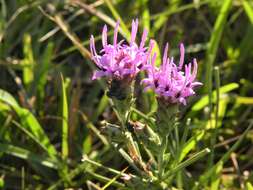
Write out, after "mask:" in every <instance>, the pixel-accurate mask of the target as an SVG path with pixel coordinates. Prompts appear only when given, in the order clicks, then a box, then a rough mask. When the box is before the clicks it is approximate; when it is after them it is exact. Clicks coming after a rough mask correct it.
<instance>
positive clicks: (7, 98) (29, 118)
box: [0, 89, 57, 157]
mask: <svg viewBox="0 0 253 190" xmlns="http://www.w3.org/2000/svg"><path fill="white" fill-rule="evenodd" d="M0 102H2V103H5V104H7V105H9V106H11V108H12V109H13V110H14V111H15V112H16V114H17V115H18V117H19V119H20V122H21V126H22V127H24V128H26V129H28V131H30V132H31V133H32V134H33V135H34V136H35V137H36V138H37V140H38V141H39V142H40V143H41V144H43V145H44V146H45V147H46V148H47V153H48V154H49V155H50V156H52V157H54V156H55V155H56V154H57V151H56V150H55V148H54V146H53V145H52V144H51V143H50V140H49V138H48V137H47V135H46V133H45V132H44V130H43V128H42V127H41V125H40V124H39V122H38V120H37V119H36V118H35V116H34V115H33V114H32V113H31V112H30V111H29V110H28V109H26V108H22V107H20V106H19V105H18V103H17V102H16V100H15V98H14V97H13V96H12V95H11V94H9V93H8V92H6V91H4V90H1V89H0Z"/></svg>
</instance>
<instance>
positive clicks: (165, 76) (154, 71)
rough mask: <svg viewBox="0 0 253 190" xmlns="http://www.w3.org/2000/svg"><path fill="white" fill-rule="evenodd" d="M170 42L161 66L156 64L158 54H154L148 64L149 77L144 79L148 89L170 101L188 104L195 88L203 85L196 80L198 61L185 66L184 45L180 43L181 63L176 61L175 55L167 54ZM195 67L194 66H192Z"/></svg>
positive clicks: (194, 60)
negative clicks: (188, 98) (188, 99)
mask: <svg viewBox="0 0 253 190" xmlns="http://www.w3.org/2000/svg"><path fill="white" fill-rule="evenodd" d="M167 52H168V43H167V44H166V47H165V50H164V55H163V63H162V65H161V67H160V68H158V67H156V66H155V60H156V54H154V55H153V56H152V59H151V64H148V65H147V66H146V70H147V74H148V76H147V78H145V79H143V80H142V84H144V86H145V90H146V89H153V90H154V91H155V93H156V94H157V95H158V96H159V98H162V99H164V100H166V102H168V103H172V104H174V103H182V104H184V105H186V99H187V97H189V96H192V95H194V94H195V92H194V88H195V87H196V86H200V85H202V83H200V82H197V81H195V79H196V75H197V69H198V65H197V61H196V59H193V64H192V63H189V64H188V65H185V66H184V70H183V65H184V53H185V50H184V45H183V44H180V59H179V64H178V65H176V64H175V63H174V59H173V57H171V58H169V57H168V56H167ZM192 67H193V68H192Z"/></svg>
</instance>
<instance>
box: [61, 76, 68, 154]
mask: <svg viewBox="0 0 253 190" xmlns="http://www.w3.org/2000/svg"><path fill="white" fill-rule="evenodd" d="M61 89H62V91H61V108H62V110H61V113H62V158H63V159H66V158H67V157H68V154H69V147H68V130H69V127H68V100H67V84H66V83H65V81H64V78H63V76H62V75H61Z"/></svg>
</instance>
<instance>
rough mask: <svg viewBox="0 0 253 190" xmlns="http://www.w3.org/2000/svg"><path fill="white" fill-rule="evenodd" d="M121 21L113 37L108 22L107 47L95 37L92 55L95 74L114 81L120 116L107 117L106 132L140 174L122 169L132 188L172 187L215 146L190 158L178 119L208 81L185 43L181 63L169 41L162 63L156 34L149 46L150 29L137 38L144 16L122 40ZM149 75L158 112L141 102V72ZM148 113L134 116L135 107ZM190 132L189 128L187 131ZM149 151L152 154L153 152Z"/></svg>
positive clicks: (145, 81) (111, 89)
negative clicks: (98, 44) (158, 63)
mask: <svg viewBox="0 0 253 190" xmlns="http://www.w3.org/2000/svg"><path fill="white" fill-rule="evenodd" d="M118 31H119V22H117V24H116V26H115V29H114V36H113V43H112V44H110V43H109V42H108V40H107V26H104V28H103V32H102V46H103V48H102V50H100V51H99V53H97V51H96V48H95V42H94V38H93V36H91V40H90V50H91V54H92V60H93V61H94V63H95V64H96V66H97V67H98V70H96V71H95V72H94V74H93V76H92V79H93V80H95V79H99V78H101V77H105V78H106V80H107V81H108V84H109V85H108V91H107V95H108V96H109V98H110V101H111V104H112V106H113V108H114V111H115V113H116V115H117V117H118V119H119V121H120V123H119V124H112V123H109V122H107V121H105V122H103V124H104V128H103V132H104V133H105V134H107V136H108V138H109V139H110V140H111V144H112V145H113V146H114V147H115V148H116V149H117V150H118V151H119V153H120V154H121V155H122V156H123V157H124V158H125V159H126V161H128V163H129V164H130V165H131V166H132V168H133V169H134V170H136V175H133V174H129V175H126V174H124V175H122V179H123V180H125V182H126V185H127V187H130V188H132V189H140V188H148V189H168V188H171V187H172V186H173V183H174V182H175V178H176V177H180V175H181V173H180V172H182V171H183V169H184V168H185V167H186V166H188V165H189V164H191V163H192V162H194V161H196V160H198V159H199V158H201V157H203V156H204V155H206V154H207V153H208V152H209V149H204V150H203V151H201V152H199V153H197V154H196V155H194V156H193V157H191V158H189V159H188V160H185V161H184V158H185V152H183V149H182V147H183V146H184V143H185V140H183V139H184V138H185V135H183V137H182V139H181V138H180V136H179V129H180V128H182V129H181V131H184V130H187V126H186V127H184V126H183V122H181V121H180V120H179V119H178V115H180V111H179V110H180V106H185V105H186V104H187V99H188V98H189V97H190V96H193V95H195V88H196V87H198V86H201V85H202V83H200V82H198V81H197V80H196V77H197V69H198V68H197V67H198V65H197V60H196V59H193V61H192V63H189V64H184V56H185V49H184V45H183V44H180V59H179V62H178V63H176V62H175V61H174V58H173V57H171V58H170V57H168V49H169V45H168V43H167V44H166V46H165V49H164V54H163V61H162V65H161V66H160V67H157V66H156V64H155V62H156V55H157V53H156V52H154V53H153V51H152V50H153V47H154V40H150V41H149V47H145V42H146V41H147V36H148V33H147V31H146V30H144V31H143V33H142V37H141V41H140V44H139V45H137V43H136V36H137V31H138V20H137V19H136V20H134V21H133V22H132V31H131V39H130V41H129V43H126V42H125V41H124V40H122V41H120V42H118V39H117V38H118ZM141 71H142V72H145V73H146V76H145V77H144V78H143V79H142V80H141V83H140V84H136V86H137V85H138V86H139V87H140V86H143V87H144V90H143V93H145V91H147V90H148V89H151V90H153V91H154V92H155V95H156V99H157V102H158V109H157V111H156V113H155V114H154V115H152V116H146V115H145V114H143V113H141V112H140V111H139V110H138V108H136V106H135V99H136V98H138V97H135V96H134V83H135V78H136V77H137V75H138V74H139V72H141ZM133 112H136V113H138V114H139V115H142V116H143V115H145V116H144V117H143V118H144V120H142V119H138V120H134V121H133V118H132V117H131V116H132V113H133ZM183 133H184V132H183ZM147 157H148V158H147Z"/></svg>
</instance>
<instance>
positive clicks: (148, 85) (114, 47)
mask: <svg viewBox="0 0 253 190" xmlns="http://www.w3.org/2000/svg"><path fill="white" fill-rule="evenodd" d="M118 30H119V22H117V24H116V27H115V30H114V38H113V44H110V43H108V42H107V26H106V25H105V26H104V28H103V32H102V45H103V49H102V50H101V51H100V54H97V52H96V49H95V42H94V37H93V36H91V40H90V50H91V55H92V60H93V61H94V62H95V64H96V65H97V67H98V69H99V70H97V71H95V72H94V74H93V77H92V79H93V80H94V79H98V78H100V77H103V76H106V77H108V78H109V79H113V80H118V81H120V80H125V79H127V80H128V81H132V80H133V79H134V78H135V77H136V75H137V74H138V73H139V72H140V71H141V70H144V71H146V73H147V77H146V78H145V79H143V80H142V81H141V83H142V84H143V85H144V86H145V90H147V89H153V90H154V91H155V93H156V94H157V95H158V97H159V98H162V99H165V100H166V101H167V102H169V103H182V104H184V105H186V99H187V97H189V96H192V95H194V94H195V92H194V88H195V87H197V86H200V85H202V83H200V82H197V81H195V80H196V75H197V69H198V68H197V67H198V65H197V61H196V59H193V63H189V64H188V65H184V54H185V49H184V45H183V44H180V60H179V63H178V65H176V64H175V62H174V59H173V57H171V58H169V57H168V56H167V52H168V44H166V47H165V50H164V55H163V63H162V65H161V66H160V67H156V66H155V61H156V53H154V54H153V56H151V52H152V49H153V46H154V42H153V40H150V45H149V48H147V47H144V46H145V42H146V39H147V31H146V30H144V31H143V34H142V38H141V42H140V45H139V46H138V45H137V44H136V43H135V39H136V35H137V30H138V20H137V19H136V20H135V21H133V22H132V31H131V39H130V43H129V44H125V43H124V41H120V42H119V43H118V42H117V36H118ZM183 66H184V69H183Z"/></svg>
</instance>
